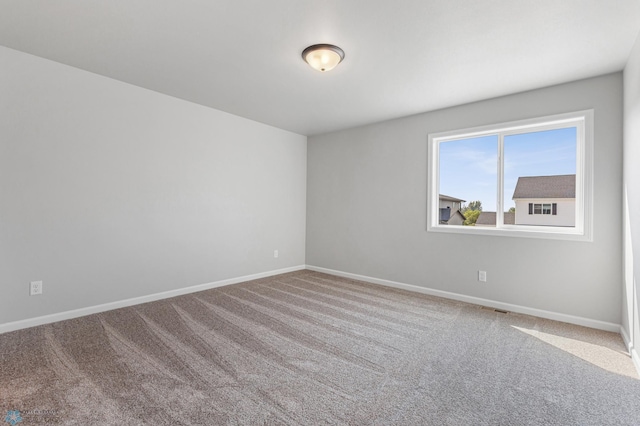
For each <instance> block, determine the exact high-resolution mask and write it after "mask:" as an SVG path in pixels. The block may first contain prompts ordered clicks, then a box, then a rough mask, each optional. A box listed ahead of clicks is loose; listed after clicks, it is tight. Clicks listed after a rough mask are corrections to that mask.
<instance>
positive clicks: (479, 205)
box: [460, 200, 482, 214]
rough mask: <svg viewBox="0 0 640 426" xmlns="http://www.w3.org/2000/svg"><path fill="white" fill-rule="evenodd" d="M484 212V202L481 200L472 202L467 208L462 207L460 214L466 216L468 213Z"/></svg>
mask: <svg viewBox="0 0 640 426" xmlns="http://www.w3.org/2000/svg"><path fill="white" fill-rule="evenodd" d="M470 210H471V211H476V210H477V211H482V201H480V200H476V201H470V202H469V204H467V205H466V206H464V207H462V209H460V212H461V213H462V214H465V213H466V212H468V211H470Z"/></svg>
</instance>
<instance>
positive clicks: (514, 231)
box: [427, 225, 593, 242]
mask: <svg viewBox="0 0 640 426" xmlns="http://www.w3.org/2000/svg"><path fill="white" fill-rule="evenodd" d="M427 231H428V232H440V233H445V234H467V235H490V236H496V237H497V236H500V237H519V238H542V239H550V240H566V241H582V242H592V241H593V238H592V236H591V235H589V233H586V232H584V231H582V230H579V229H575V230H568V229H564V228H549V227H545V228H544V229H540V228H538V227H535V226H526V227H525V226H518V227H517V228H516V227H504V228H490V227H486V228H485V227H476V226H459V225H434V226H429V227H427Z"/></svg>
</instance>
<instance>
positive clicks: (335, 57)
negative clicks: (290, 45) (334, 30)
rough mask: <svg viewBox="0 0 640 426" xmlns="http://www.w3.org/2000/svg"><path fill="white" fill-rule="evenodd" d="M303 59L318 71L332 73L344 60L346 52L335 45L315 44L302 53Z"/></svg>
mask: <svg viewBox="0 0 640 426" xmlns="http://www.w3.org/2000/svg"><path fill="white" fill-rule="evenodd" d="M302 59H304V60H305V62H306V63H308V64H309V65H311V67H312V68H315V69H317V70H318V71H321V72H325V71H330V70H332V69H334V68H335V67H336V65H338V64H339V63H340V62H342V60H343V59H344V51H343V50H342V49H340V48H339V47H338V46H334V45H333V44H314V45H313V46H309V47H307V48H306V49H304V50H303V51H302Z"/></svg>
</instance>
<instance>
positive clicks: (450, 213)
mask: <svg viewBox="0 0 640 426" xmlns="http://www.w3.org/2000/svg"><path fill="white" fill-rule="evenodd" d="M438 198H439V207H440V224H441V225H462V223H463V222H464V219H465V217H464V215H463V214H462V213H461V212H460V209H461V208H462V203H464V202H465V200H461V199H460V198H456V197H450V196H449V195H444V194H440V195H439V197H438Z"/></svg>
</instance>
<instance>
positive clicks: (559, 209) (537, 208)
mask: <svg viewBox="0 0 640 426" xmlns="http://www.w3.org/2000/svg"><path fill="white" fill-rule="evenodd" d="M592 135H593V111H592V110H589V111H580V112H575V113H568V114H561V115H555V116H550V117H541V118H535V119H530V120H522V121H517V122H510V123H502V124H498V125H492V126H484V127H481V128H474V129H463V130H458V131H451V132H444V133H437V134H430V135H429V165H430V170H429V174H428V176H429V183H428V191H429V194H428V197H429V198H428V201H429V202H428V209H427V230H428V231H436V232H454V233H471V234H474V233H475V234H490V235H509V236H524V237H539V238H561V239H574V240H586V241H590V240H591V205H592V196H591V192H592V174H593V170H592V169H593V166H592V161H593V159H592V157H593V155H592V151H593V136H592ZM451 200H457V201H459V202H460V203H461V204H459V205H460V206H461V207H460V208H459V210H457V211H456V215H455V217H459V218H461V219H458V220H442V218H441V213H440V212H441V210H440V209H442V208H446V207H447V205H445V204H447V203H449V204H450V202H451ZM456 207H457V206H456ZM458 212H459V214H458ZM498 212H499V213H498ZM453 213H454V211H452V212H451V214H450V215H449V216H450V217H452V218H453V217H454V214H453ZM461 222H462V223H461Z"/></svg>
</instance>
